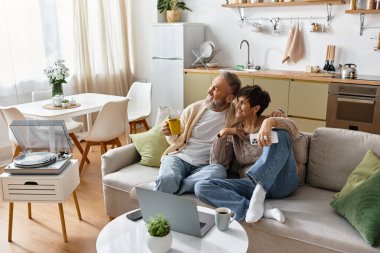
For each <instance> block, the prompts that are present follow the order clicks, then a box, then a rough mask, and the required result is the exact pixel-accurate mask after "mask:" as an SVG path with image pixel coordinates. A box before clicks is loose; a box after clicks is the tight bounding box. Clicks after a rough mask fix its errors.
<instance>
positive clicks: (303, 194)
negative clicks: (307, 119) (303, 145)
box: [102, 128, 380, 253]
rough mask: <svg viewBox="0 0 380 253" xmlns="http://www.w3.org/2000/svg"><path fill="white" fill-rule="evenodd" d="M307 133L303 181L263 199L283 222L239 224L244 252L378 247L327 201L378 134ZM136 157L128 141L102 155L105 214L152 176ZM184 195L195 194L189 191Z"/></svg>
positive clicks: (123, 204)
mask: <svg viewBox="0 0 380 253" xmlns="http://www.w3.org/2000/svg"><path fill="white" fill-rule="evenodd" d="M307 136H308V138H309V140H310V141H309V146H308V155H309V159H308V162H307V170H306V184H304V185H302V186H300V187H299V188H298V190H297V191H296V192H295V193H294V194H293V195H292V196H290V197H288V198H285V199H280V200H268V202H269V203H270V204H271V205H272V206H273V207H278V208H280V209H281V210H282V211H283V212H284V214H285V216H286V221H285V223H284V224H281V223H278V222H276V221H274V220H271V219H264V218H263V219H261V220H260V221H259V222H257V223H255V224H253V225H249V224H246V223H243V224H242V225H243V226H244V227H245V229H246V231H247V234H248V237H249V250H248V252H254V253H260V252H268V253H269V252H271V253H273V252H292V253H294V252H302V253H304V252H352V253H357V252H377V253H379V252H380V248H379V247H378V248H373V247H370V246H368V245H367V244H366V243H365V241H364V240H363V239H362V238H361V236H360V235H359V234H358V232H357V231H356V230H355V229H354V228H353V227H352V226H351V225H350V224H349V223H348V222H347V221H346V220H345V219H344V218H342V217H341V216H339V215H338V214H337V213H335V211H334V209H333V208H331V207H330V205H329V203H330V201H331V200H332V195H333V194H334V192H336V191H339V190H340V189H341V188H342V187H343V185H344V184H345V183H346V180H347V177H348V175H349V174H350V173H351V171H352V170H353V169H354V168H355V167H356V166H357V165H358V164H359V162H360V161H361V160H362V158H363V157H364V155H365V153H366V152H367V150H369V149H371V150H372V151H373V152H374V154H376V155H377V156H378V157H380V144H379V143H380V136H379V135H372V134H368V133H363V132H355V131H350V130H343V129H332V128H319V129H317V130H316V131H315V132H314V133H313V134H308V135H307ZM139 159H140V157H139V154H138V152H137V151H136V149H135V147H134V145H133V144H130V145H126V146H123V147H120V148H116V149H112V150H109V151H108V152H107V153H106V154H104V155H103V156H102V173H103V190H104V201H105V207H106V212H107V214H108V215H109V216H111V217H116V216H119V215H121V214H123V213H125V212H127V211H130V210H132V209H135V208H137V207H138V202H137V201H136V200H135V199H133V198H131V196H130V194H129V192H130V191H131V189H132V188H133V187H134V186H136V185H139V184H144V183H148V182H152V181H154V179H155V178H156V175H157V172H158V169H157V168H151V167H145V166H141V165H139V164H138V161H139ZM186 197H191V198H195V197H194V196H193V195H191V194H188V195H186ZM197 201H198V202H199V203H200V204H201V205H205V206H207V205H206V204H204V203H201V202H200V201H199V200H197Z"/></svg>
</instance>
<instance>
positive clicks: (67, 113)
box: [13, 93, 125, 130]
mask: <svg viewBox="0 0 380 253" xmlns="http://www.w3.org/2000/svg"><path fill="white" fill-rule="evenodd" d="M66 98H70V99H71V100H74V101H75V102H76V103H75V105H74V106H69V107H67V108H63V107H55V106H53V104H52V100H51V99H47V100H40V101H35V102H30V103H24V104H18V105H14V106H13V107H15V108H17V109H18V110H19V111H20V112H21V113H22V114H23V115H24V116H25V117H26V118H30V119H40V120H64V119H67V118H71V117H75V116H81V115H86V116H87V127H88V130H90V129H91V126H92V117H91V113H93V112H98V111H100V110H101V109H102V107H103V106H104V105H105V104H106V103H108V102H111V101H120V100H123V99H125V97H124V96H115V95H107V94H100V93H80V94H75V95H71V96H67V97H66Z"/></svg>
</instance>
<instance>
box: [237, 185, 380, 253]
mask: <svg viewBox="0 0 380 253" xmlns="http://www.w3.org/2000/svg"><path fill="white" fill-rule="evenodd" d="M333 194H334V192H332V191H327V190H323V189H318V188H315V187H311V186H310V185H307V184H305V185H303V186H300V187H299V188H298V189H297V191H296V192H295V193H294V194H293V195H291V196H289V197H287V198H284V199H268V200H266V203H268V204H269V205H270V206H272V207H276V208H279V209H280V210H281V211H282V212H283V213H284V215H285V218H286V219H285V223H279V222H277V221H275V220H272V219H265V218H263V219H260V221H258V222H256V223H254V224H252V225H247V226H244V227H245V228H246V229H247V233H250V232H251V231H250V229H255V230H259V231H262V232H266V233H268V234H271V235H277V236H280V237H284V238H290V239H294V240H297V241H300V242H304V243H308V244H313V245H318V246H320V247H323V248H328V249H332V250H334V251H336V252H352V253H353V252H377V253H378V252H379V248H372V247H370V246H368V244H366V243H365V242H364V240H363V239H362V238H361V237H360V236H359V234H358V233H357V231H356V230H355V229H354V228H353V227H352V226H351V225H350V224H349V223H348V222H347V221H346V220H345V219H344V218H343V217H341V216H339V215H337V214H336V212H335V211H334V209H333V208H332V207H331V206H330V201H331V200H332V195H333ZM268 243H275V242H268Z"/></svg>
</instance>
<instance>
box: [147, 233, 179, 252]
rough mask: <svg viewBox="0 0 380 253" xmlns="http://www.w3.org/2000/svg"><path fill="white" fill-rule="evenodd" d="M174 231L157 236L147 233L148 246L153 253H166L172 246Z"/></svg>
mask: <svg viewBox="0 0 380 253" xmlns="http://www.w3.org/2000/svg"><path fill="white" fill-rule="evenodd" d="M172 241H173V238H172V232H169V234H167V235H166V236H163V237H157V236H151V235H150V234H149V233H148V234H147V239H146V246H147V247H148V249H149V250H150V252H152V253H166V252H168V251H169V250H170V247H171V246H172Z"/></svg>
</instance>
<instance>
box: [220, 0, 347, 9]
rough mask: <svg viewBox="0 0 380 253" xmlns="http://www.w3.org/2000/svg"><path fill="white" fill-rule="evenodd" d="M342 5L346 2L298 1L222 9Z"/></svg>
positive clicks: (244, 4) (339, 0)
mask: <svg viewBox="0 0 380 253" xmlns="http://www.w3.org/2000/svg"><path fill="white" fill-rule="evenodd" d="M325 4H332V5H342V4H345V1H344V0H330V1H297V2H274V3H273V2H265V3H241V4H240V3H239V4H222V7H227V8H251V7H282V6H305V5H325Z"/></svg>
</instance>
